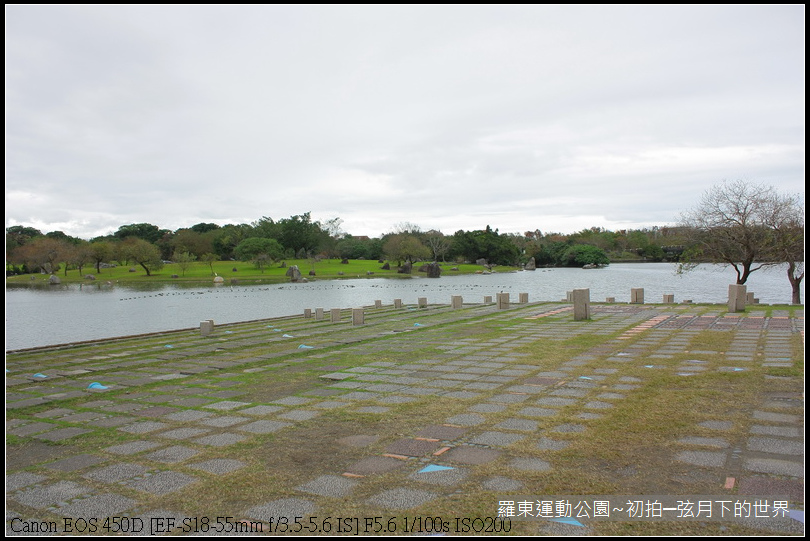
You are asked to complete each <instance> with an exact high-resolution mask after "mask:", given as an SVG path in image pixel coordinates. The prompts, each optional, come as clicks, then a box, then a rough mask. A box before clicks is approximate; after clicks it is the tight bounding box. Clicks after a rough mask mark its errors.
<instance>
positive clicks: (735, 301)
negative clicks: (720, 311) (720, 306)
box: [728, 284, 746, 312]
mask: <svg viewBox="0 0 810 541" xmlns="http://www.w3.org/2000/svg"><path fill="white" fill-rule="evenodd" d="M745 290H746V286H745V284H730V285H729V286H728V311H729V312H743V311H745V295H746V291H745Z"/></svg>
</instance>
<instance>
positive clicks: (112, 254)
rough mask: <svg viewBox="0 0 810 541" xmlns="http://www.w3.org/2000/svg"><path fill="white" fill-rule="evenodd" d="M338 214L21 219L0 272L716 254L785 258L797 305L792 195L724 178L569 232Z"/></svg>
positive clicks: (567, 261)
mask: <svg viewBox="0 0 810 541" xmlns="http://www.w3.org/2000/svg"><path fill="white" fill-rule="evenodd" d="M341 224H342V220H341V219H340V218H333V219H330V220H326V221H324V222H319V221H313V220H312V218H311V215H310V213H309V212H307V213H304V214H300V215H295V216H291V217H289V218H283V219H279V220H273V219H272V218H269V217H262V218H261V219H259V220H257V221H255V222H253V223H250V224H227V225H223V226H220V225H218V224H215V223H198V224H195V225H192V226H191V227H188V228H180V229H177V230H175V231H170V230H167V229H161V228H160V227H159V226H157V225H153V224H148V223H138V224H128V225H122V226H120V227H119V228H118V230H117V231H115V232H114V233H112V234H110V235H106V236H102V237H96V238H93V239H89V240H84V239H79V238H76V237H71V236H69V235H67V234H65V233H63V232H61V231H54V232H49V233H42V232H41V231H39V230H37V229H34V228H31V227H24V226H12V227H9V228H7V229H6V273H7V275H9V274H26V273H33V272H47V273H56V272H58V271H59V270H60V269H62V270H63V271H64V272H65V273H67V270H68V269H69V268H70V269H77V270H78V271H79V273H82V272H83V269H84V268H90V267H92V268H94V269H95V271H96V272H97V273H101V272H102V269H103V268H104V266H106V265H111V264H115V263H116V262H117V263H118V264H125V265H133V266H135V265H137V266H140V267H142V268H143V269H144V270H145V272H146V274H147V275H150V274H151V273H152V272H153V271H156V270H159V269H160V268H161V267H162V266H163V264H164V263H166V262H172V263H177V264H178V265H179V266H180V268H181V269H183V270H184V271H185V270H186V269H187V267H188V265H190V264H192V263H194V262H202V263H208V264H209V265H210V264H212V263H213V262H215V261H228V260H241V261H252V262H253V263H254V264H255V265H256V267H257V268H259V269H263V268H264V266H266V265H269V264H272V263H274V262H278V261H280V260H283V259H306V258H312V257H323V258H329V259H335V258H340V259H367V260H380V261H382V260H384V259H387V260H389V261H391V262H394V263H396V264H397V265H403V264H406V263H408V264H413V263H415V262H417V261H438V262H471V263H481V264H484V265H502V266H514V267H517V266H521V265H525V264H526V263H528V262H529V261H530V260H532V259H533V260H534V263H535V264H536V265H537V266H577V267H581V266H584V265H606V264H608V263H610V262H611V261H614V262H615V261H627V260H642V261H653V262H658V261H672V262H677V263H680V265H681V269H682V270H683V271H688V270H689V269H690V268H691V267H692V266H693V265H694V264H695V263H700V262H713V263H725V264H728V265H730V266H731V267H732V268H734V270H735V272H736V275H737V283H741V284H744V283H745V281H746V280H747V279H748V277H749V276H750V274H751V273H752V272H754V271H756V270H758V269H759V268H762V267H763V266H766V265H773V264H777V263H787V264H788V279H789V280H790V283H791V287H792V289H793V301H794V302H795V303H799V302H800V301H799V286H800V283H801V281H802V279H803V278H804V200H803V198H802V197H799V196H793V195H783V194H779V193H778V192H776V190H774V189H773V188H771V187H767V186H762V185H758V184H753V183H750V182H744V181H737V182H732V183H729V182H724V183H722V184H719V185H716V186H714V187H713V188H711V189H709V190H707V192H706V193H704V195H703V198H702V199H701V201H700V202H699V203H698V204H697V205H696V206H695V207H694V208H693V209H691V210H689V211H687V212H685V213H684V214H683V216H682V217H681V220H680V223H679V224H678V225H676V226H673V227H651V228H644V229H638V230H619V231H608V230H605V229H603V228H600V227H592V228H588V229H583V230H582V231H579V232H576V233H572V234H561V233H543V232H541V231H539V230H534V231H526V232H524V233H522V234H514V233H508V234H507V233H500V232H499V231H498V230H497V229H492V228H491V227H490V226H489V225H487V226H486V227H485V228H484V229H481V230H474V231H465V230H459V231H456V232H455V233H453V234H452V235H445V234H443V233H442V232H440V231H436V230H429V231H423V230H422V229H421V228H420V227H419V226H418V225H415V224H410V223H404V224H398V225H397V226H395V227H394V228H393V230H392V231H391V232H389V233H386V234H384V235H381V236H380V237H376V238H369V237H365V236H352V235H350V234H347V233H345V232H343V231H342V230H341Z"/></svg>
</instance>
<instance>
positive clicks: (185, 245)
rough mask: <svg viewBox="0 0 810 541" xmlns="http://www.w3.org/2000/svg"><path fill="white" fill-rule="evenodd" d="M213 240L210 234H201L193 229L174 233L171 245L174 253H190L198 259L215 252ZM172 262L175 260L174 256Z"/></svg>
mask: <svg viewBox="0 0 810 541" xmlns="http://www.w3.org/2000/svg"><path fill="white" fill-rule="evenodd" d="M214 231H215V230H214ZM212 240H213V235H211V234H210V233H209V232H205V233H200V232H197V231H194V230H193V229H178V230H177V231H175V232H174V235H173V237H172V239H171V245H172V247H173V249H174V253H183V252H188V253H190V254H192V255H194V256H196V257H200V256H202V255H203V254H206V253H208V252H212V251H213V250H214V245H213V242H212ZM172 260H174V257H173V256H172Z"/></svg>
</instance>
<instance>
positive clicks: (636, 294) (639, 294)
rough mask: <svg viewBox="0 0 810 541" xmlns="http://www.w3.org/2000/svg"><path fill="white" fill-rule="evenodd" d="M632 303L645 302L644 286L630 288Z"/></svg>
mask: <svg viewBox="0 0 810 541" xmlns="http://www.w3.org/2000/svg"><path fill="white" fill-rule="evenodd" d="M630 304H644V288H643V287H636V288H631V289H630Z"/></svg>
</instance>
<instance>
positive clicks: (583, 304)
mask: <svg viewBox="0 0 810 541" xmlns="http://www.w3.org/2000/svg"><path fill="white" fill-rule="evenodd" d="M571 297H572V301H573V303H574V321H581V320H584V319H590V317H591V291H590V289H575V290H574V291H573V292H572V295H571Z"/></svg>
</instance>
